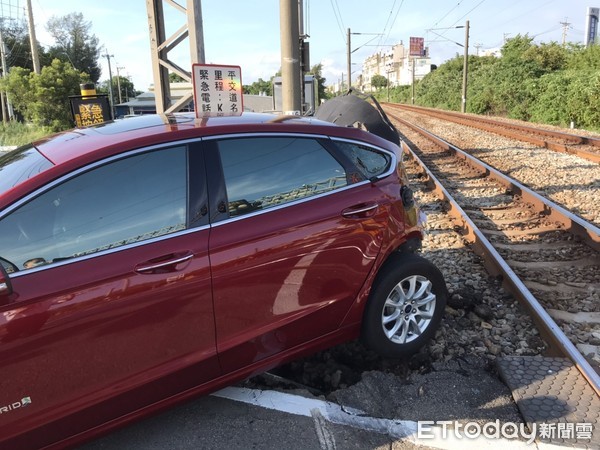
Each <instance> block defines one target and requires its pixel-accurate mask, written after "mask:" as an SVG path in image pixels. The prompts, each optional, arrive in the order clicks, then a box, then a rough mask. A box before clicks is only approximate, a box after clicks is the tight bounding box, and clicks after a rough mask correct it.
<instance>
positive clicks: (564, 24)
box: [560, 18, 571, 47]
mask: <svg viewBox="0 0 600 450" xmlns="http://www.w3.org/2000/svg"><path fill="white" fill-rule="evenodd" d="M560 24H561V25H562V27H563V32H562V46H563V47H564V46H565V45H566V44H567V32H568V31H569V28H570V27H571V22H567V19H566V18H565V21H564V22H560Z"/></svg>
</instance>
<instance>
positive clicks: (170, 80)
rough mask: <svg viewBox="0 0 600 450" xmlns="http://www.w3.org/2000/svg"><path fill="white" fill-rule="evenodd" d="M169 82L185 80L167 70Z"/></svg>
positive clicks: (182, 81)
mask: <svg viewBox="0 0 600 450" xmlns="http://www.w3.org/2000/svg"><path fill="white" fill-rule="evenodd" d="M169 83H185V80H184V79H183V78H182V77H181V76H180V75H177V74H176V73H175V72H169Z"/></svg>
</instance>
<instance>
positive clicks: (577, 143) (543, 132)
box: [383, 103, 600, 163]
mask: <svg viewBox="0 0 600 450" xmlns="http://www.w3.org/2000/svg"><path fill="white" fill-rule="evenodd" d="M383 105H384V106H385V107H386V108H388V109H392V110H396V111H413V112H417V113H419V114H426V115H429V116H431V117H436V118H439V119H442V120H446V121H451V122H454V123H457V124H461V125H466V126H469V127H474V128H478V129H480V130H485V131H488V132H491V133H495V134H499V135H502V136H506V137H508V138H511V139H517V140H520V141H524V142H529V143H531V144H534V145H537V146H540V147H543V148H547V149H550V150H553V151H556V152H561V153H568V154H572V155H576V156H579V157H580V158H584V159H587V160H589V161H592V162H595V163H600V139H598V138H594V137H589V136H582V135H576V134H572V133H565V132H561V131H555V130H550V129H545V128H534V127H531V126H527V125H522V124H517V123H514V122H509V121H503V120H496V119H490V118H487V117H483V116H474V115H468V114H461V113H457V112H453V111H442V110H438V109H432V108H424V107H421V106H415V105H405V104H402V105H400V104H395V103H384V104H383Z"/></svg>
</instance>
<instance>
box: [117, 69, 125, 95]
mask: <svg viewBox="0 0 600 450" xmlns="http://www.w3.org/2000/svg"><path fill="white" fill-rule="evenodd" d="M124 68H125V67H119V66H117V89H118V90H119V103H123V97H122V96H121V75H119V69H124Z"/></svg>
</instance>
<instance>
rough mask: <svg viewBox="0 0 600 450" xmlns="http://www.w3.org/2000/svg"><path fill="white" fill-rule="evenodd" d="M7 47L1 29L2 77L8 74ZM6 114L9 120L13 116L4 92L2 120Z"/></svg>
mask: <svg viewBox="0 0 600 450" xmlns="http://www.w3.org/2000/svg"><path fill="white" fill-rule="evenodd" d="M7 50H8V49H7V48H6V44H5V43H4V40H3V39H2V30H0V59H1V60H2V61H1V63H2V77H3V78H4V77H7V76H8V64H6V52H7ZM5 101H6V106H5ZM7 116H8V119H9V120H13V119H14V118H15V117H14V112H13V108H12V105H11V104H10V99H9V98H8V94H6V95H5V94H4V92H3V93H2V120H3V121H4V122H6V118H7Z"/></svg>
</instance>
